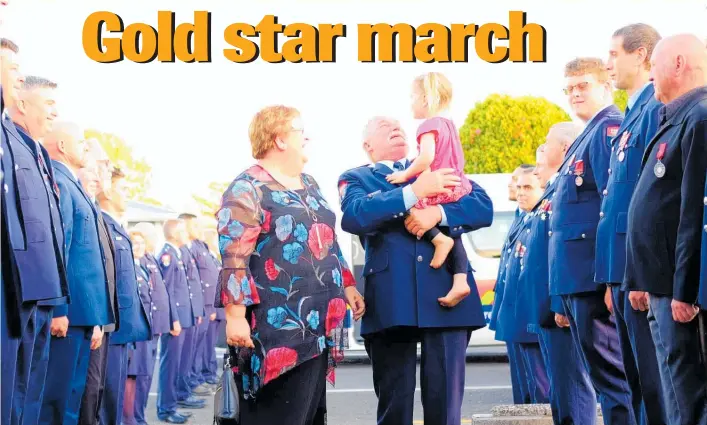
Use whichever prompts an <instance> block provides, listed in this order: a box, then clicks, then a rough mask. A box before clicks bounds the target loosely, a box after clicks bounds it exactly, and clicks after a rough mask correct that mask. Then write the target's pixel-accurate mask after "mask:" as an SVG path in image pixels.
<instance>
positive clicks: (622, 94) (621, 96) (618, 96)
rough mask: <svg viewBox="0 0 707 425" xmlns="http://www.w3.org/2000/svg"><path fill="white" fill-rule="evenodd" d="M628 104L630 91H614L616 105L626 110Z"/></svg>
mask: <svg viewBox="0 0 707 425" xmlns="http://www.w3.org/2000/svg"><path fill="white" fill-rule="evenodd" d="M627 104H628V93H626V91H624V90H616V91H614V105H616V106H618V108H619V109H620V110H621V112H623V111H625V110H626V105H627Z"/></svg>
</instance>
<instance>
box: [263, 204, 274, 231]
mask: <svg viewBox="0 0 707 425" xmlns="http://www.w3.org/2000/svg"><path fill="white" fill-rule="evenodd" d="M263 214H264V215H265V218H264V219H263V232H265V233H267V232H269V231H270V218H271V216H272V214H270V211H268V210H265V212H264V213H263Z"/></svg>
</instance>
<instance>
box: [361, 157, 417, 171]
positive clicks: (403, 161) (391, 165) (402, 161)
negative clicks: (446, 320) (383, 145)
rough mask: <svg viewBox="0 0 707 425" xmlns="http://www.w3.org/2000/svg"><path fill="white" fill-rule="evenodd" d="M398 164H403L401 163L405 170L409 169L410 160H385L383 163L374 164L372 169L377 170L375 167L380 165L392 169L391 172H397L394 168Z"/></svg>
mask: <svg viewBox="0 0 707 425" xmlns="http://www.w3.org/2000/svg"><path fill="white" fill-rule="evenodd" d="M396 162H401V163H402V164H403V165H404V166H405V168H407V165H408V164H407V162H408V160H407V159H406V158H403V159H399V160H397V161H391V160H389V159H384V160H381V161H378V162H374V163H373V164H371V165H370V167H371V168H375V167H377V166H378V165H379V164H380V165H385V166H386V167H388V168H390V169H391V171H392V170H395V168H393V166H394V165H395V163H396Z"/></svg>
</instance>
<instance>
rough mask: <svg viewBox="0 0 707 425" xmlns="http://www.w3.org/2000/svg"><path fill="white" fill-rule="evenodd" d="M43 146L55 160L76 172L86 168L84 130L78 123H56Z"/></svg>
mask: <svg viewBox="0 0 707 425" xmlns="http://www.w3.org/2000/svg"><path fill="white" fill-rule="evenodd" d="M42 145H44V147H45V148H46V149H47V152H49V156H50V157H51V158H52V159H53V160H55V161H59V162H62V163H63V164H64V165H66V166H68V167H69V168H71V169H72V170H73V171H75V172H76V171H78V170H79V169H81V168H82V167H84V166H86V158H87V157H86V152H87V148H86V141H85V140H84V138H83V129H82V128H81V127H80V126H79V125H78V124H76V123H73V122H67V121H61V122H55V123H54V125H53V126H52V130H51V131H50V132H49V133H48V134H47V135H46V137H45V138H44V142H43V143H42Z"/></svg>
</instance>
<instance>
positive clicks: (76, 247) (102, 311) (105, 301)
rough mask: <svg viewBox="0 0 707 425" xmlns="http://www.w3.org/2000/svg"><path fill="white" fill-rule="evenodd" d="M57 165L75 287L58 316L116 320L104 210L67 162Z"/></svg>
mask: <svg viewBox="0 0 707 425" xmlns="http://www.w3.org/2000/svg"><path fill="white" fill-rule="evenodd" d="M54 167H55V168H56V177H57V185H58V186H59V191H60V193H61V198H60V205H61V215H62V217H63V218H64V232H65V234H66V244H65V245H66V264H67V269H68V278H69V286H70V288H71V304H70V305H67V306H62V307H59V308H57V309H56V310H55V311H54V317H61V316H67V317H68V319H69V325H70V326H88V327H90V326H97V325H99V326H103V325H108V324H111V323H115V322H116V321H117V319H118V318H117V317H115V315H114V313H115V312H114V311H113V309H112V308H111V305H110V298H109V296H108V294H109V292H108V284H107V281H106V268H105V261H106V259H105V256H104V254H103V247H102V246H101V242H100V239H99V237H98V225H99V224H98V216H97V214H100V212H97V211H96V208H95V207H94V204H93V203H92V202H91V200H90V199H89V197H88V195H86V193H85V192H84V190H83V187H81V183H79V181H78V180H76V178H75V177H74V176H73V175H72V173H71V171H70V170H69V169H68V168H67V167H66V166H65V165H64V164H61V163H59V162H56V161H54ZM119 303H120V301H119ZM118 315H120V312H118Z"/></svg>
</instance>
